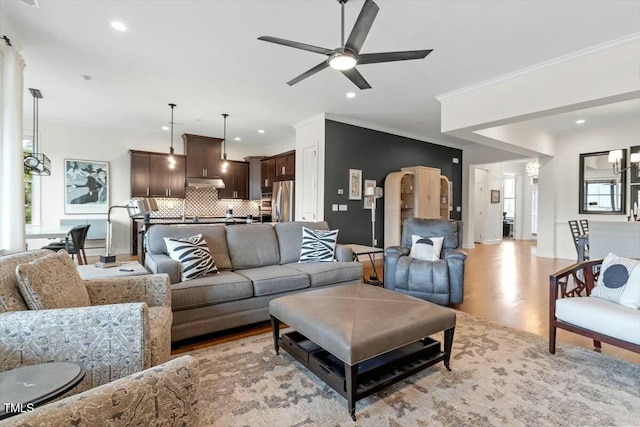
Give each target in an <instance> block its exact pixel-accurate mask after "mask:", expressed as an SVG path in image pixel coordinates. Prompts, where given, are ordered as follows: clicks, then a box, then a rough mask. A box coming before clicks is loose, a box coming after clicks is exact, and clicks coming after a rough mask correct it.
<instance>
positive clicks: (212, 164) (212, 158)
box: [182, 133, 222, 178]
mask: <svg viewBox="0 0 640 427" xmlns="http://www.w3.org/2000/svg"><path fill="white" fill-rule="evenodd" d="M182 140H183V141H184V152H185V154H186V156H187V166H186V169H187V178H220V177H221V169H220V167H221V153H222V139H220V138H213V137H209V136H200V135H192V134H188V133H185V134H183V135H182Z"/></svg>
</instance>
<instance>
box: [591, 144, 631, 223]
mask: <svg viewBox="0 0 640 427" xmlns="http://www.w3.org/2000/svg"><path fill="white" fill-rule="evenodd" d="M608 156H609V152H608V151H601V152H598V153H585V154H580V191H579V194H580V209H579V212H580V213H582V214H603V215H624V214H625V206H626V199H625V192H626V191H625V189H626V188H627V182H626V174H627V173H626V172H623V173H621V174H615V173H614V171H613V164H612V163H609V160H608ZM622 164H623V165H626V164H627V150H622Z"/></svg>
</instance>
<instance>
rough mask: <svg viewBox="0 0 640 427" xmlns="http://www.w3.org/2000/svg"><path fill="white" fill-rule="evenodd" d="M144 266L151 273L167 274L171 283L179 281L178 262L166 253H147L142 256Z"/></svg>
mask: <svg viewBox="0 0 640 427" xmlns="http://www.w3.org/2000/svg"><path fill="white" fill-rule="evenodd" d="M214 261H215V259H214ZM144 266H145V267H146V268H147V270H149V271H150V272H152V273H155V274H160V273H165V274H168V275H169V281H170V283H171V284H174V283H180V263H179V262H178V261H176V260H174V259H172V258H171V257H170V256H169V255H167V254H162V253H155V254H152V253H147V254H146V255H145V257H144Z"/></svg>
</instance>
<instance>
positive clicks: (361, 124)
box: [324, 113, 467, 150]
mask: <svg viewBox="0 0 640 427" xmlns="http://www.w3.org/2000/svg"><path fill="white" fill-rule="evenodd" d="M324 118H325V120H333V121H334V122H340V123H344V124H347V125H353V126H358V127H361V128H365V129H371V130H375V131H378V132H384V133H389V134H391V135H397V136H402V137H405V138H411V139H415V140H418V141H421V142H427V143H429V144H437V145H442V146H445V147H449V148H457V149H459V150H462V148H463V147H464V146H466V145H467V144H463V143H461V144H457V143H455V142H448V141H442V140H440V139H438V138H431V137H429V139H428V140H427V139H425V137H424V136H423V135H418V134H414V133H411V132H407V131H404V130H401V129H396V128H392V127H388V126H383V125H380V124H376V123H370V122H366V121H364V120H358V119H354V118H352V117H343V116H337V115H335V114H330V113H324Z"/></svg>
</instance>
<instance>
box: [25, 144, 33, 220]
mask: <svg viewBox="0 0 640 427" xmlns="http://www.w3.org/2000/svg"><path fill="white" fill-rule="evenodd" d="M22 151H23V152H25V153H33V139H32V138H31V137H30V136H25V137H24V138H23V139H22ZM23 177H24V223H25V224H31V223H32V222H33V175H30V174H28V173H24V174H23Z"/></svg>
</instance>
